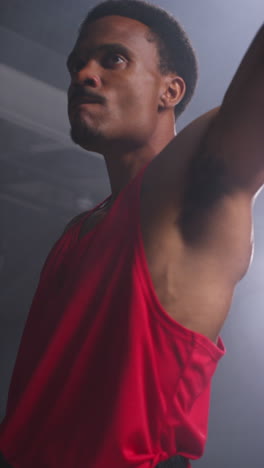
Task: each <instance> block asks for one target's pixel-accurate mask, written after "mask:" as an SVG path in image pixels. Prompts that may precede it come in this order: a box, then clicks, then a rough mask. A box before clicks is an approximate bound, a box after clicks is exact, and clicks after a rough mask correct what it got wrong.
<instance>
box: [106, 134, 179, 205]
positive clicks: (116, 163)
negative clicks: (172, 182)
mask: <svg viewBox="0 0 264 468" xmlns="http://www.w3.org/2000/svg"><path fill="white" fill-rule="evenodd" d="M160 135H162V136H160ZM175 135H176V131H175V130H174V129H172V130H171V131H169V132H168V130H167V131H166V132H164V133H162V132H161V133H159V137H158V138H157V137H153V138H151V141H150V142H148V143H147V144H144V145H143V146H141V147H138V148H136V149H132V150H131V149H124V148H117V147H116V148H114V147H113V146H112V145H111V150H108V151H104V159H105V163H106V166H107V171H108V176H109V180H110V185H111V191H112V200H115V199H116V197H117V196H118V195H119V193H120V192H121V190H123V188H124V187H125V186H126V185H127V184H128V183H129V182H130V181H131V180H132V179H133V178H134V177H135V176H136V175H137V174H138V172H139V171H140V170H141V169H142V168H143V167H144V166H145V165H146V164H148V163H150V161H152V159H154V158H155V157H156V156H157V155H158V154H159V153H160V152H161V151H162V150H163V149H164V148H165V147H166V146H167V145H168V144H169V142H170V141H171V140H172V139H173V137H174V136H175Z"/></svg>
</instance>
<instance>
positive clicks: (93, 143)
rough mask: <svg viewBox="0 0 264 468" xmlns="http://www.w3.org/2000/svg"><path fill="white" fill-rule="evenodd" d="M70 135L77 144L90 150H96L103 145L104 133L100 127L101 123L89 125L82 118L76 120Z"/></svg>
mask: <svg viewBox="0 0 264 468" xmlns="http://www.w3.org/2000/svg"><path fill="white" fill-rule="evenodd" d="M70 136H71V139H72V141H73V142H74V143H75V144H76V145H79V146H81V147H82V148H84V149H86V150H90V151H96V150H97V148H98V147H99V146H101V144H102V140H103V134H102V132H101V131H100V129H99V125H98V126H93V127H92V126H89V125H87V123H86V122H85V121H84V120H82V119H78V121H77V122H76V121H75V122H73V123H72V124H71V130H70ZM100 143H101V144H100Z"/></svg>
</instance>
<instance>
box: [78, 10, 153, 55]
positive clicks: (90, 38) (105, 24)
mask: <svg viewBox="0 0 264 468" xmlns="http://www.w3.org/2000/svg"><path fill="white" fill-rule="evenodd" d="M150 37H151V36H150V29H149V28H148V26H146V25H145V24H143V23H140V22H139V21H136V20H134V19H131V18H126V17H123V16H116V15H113V16H105V17H103V18H100V19H98V20H96V21H93V22H92V23H90V24H88V25H87V26H86V27H85V29H84V31H83V32H82V35H81V36H80V37H79V38H78V40H77V42H76V44H75V47H74V49H76V48H77V49H79V48H82V47H84V48H88V49H93V48H95V47H98V46H100V45H101V44H107V43H115V42H116V43H120V44H122V45H124V46H126V47H127V48H128V49H130V50H131V52H132V53H135V54H140V55H146V56H148V57H149V54H150V57H151V58H154V57H155V58H156V57H157V55H158V53H157V47H156V43H155V42H154V41H153V40H151V39H150Z"/></svg>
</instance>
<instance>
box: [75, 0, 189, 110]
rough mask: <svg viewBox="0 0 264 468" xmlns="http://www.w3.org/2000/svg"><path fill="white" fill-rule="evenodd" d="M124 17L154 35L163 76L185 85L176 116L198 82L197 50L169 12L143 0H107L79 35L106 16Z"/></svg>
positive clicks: (183, 107) (87, 17) (94, 10)
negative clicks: (176, 77) (174, 76)
mask: <svg viewBox="0 0 264 468" xmlns="http://www.w3.org/2000/svg"><path fill="white" fill-rule="evenodd" d="M112 15H117V16H124V17H126V18H131V19H134V20H137V21H139V22H140V23H143V24H145V25H146V26H148V27H149V29H150V33H152V36H153V38H152V40H155V42H156V44H157V48H158V52H159V56H160V63H159V68H160V71H161V73H162V74H166V73H177V75H179V76H181V78H183V80H184V81H185V84H186V92H185V95H184V97H183V99H182V100H181V102H180V103H179V104H178V105H177V106H175V117H176V118H178V117H179V115H180V114H181V113H182V112H183V111H184V110H185V108H186V106H187V104H188V103H189V102H190V100H191V98H192V96H193V93H194V90H195V86H196V83H197V79H198V64H197V58H196V55H195V52H194V49H193V47H192V45H191V42H190V39H189V38H188V36H187V34H186V32H185V31H184V29H183V27H182V26H181V25H180V24H179V22H178V21H177V20H176V19H175V18H174V17H173V16H172V15H170V14H169V13H168V12H167V11H165V10H163V9H162V8H159V7H157V6H155V5H153V4H151V3H148V2H146V1H144V0H106V1H104V2H102V3H99V5H97V6H95V7H94V8H93V9H92V10H91V11H90V12H89V13H88V15H87V16H86V18H85V19H84V21H83V23H82V24H81V27H80V35H82V34H83V33H85V29H86V26H87V25H88V24H90V23H92V22H94V21H96V20H97V19H100V18H103V17H105V16H112Z"/></svg>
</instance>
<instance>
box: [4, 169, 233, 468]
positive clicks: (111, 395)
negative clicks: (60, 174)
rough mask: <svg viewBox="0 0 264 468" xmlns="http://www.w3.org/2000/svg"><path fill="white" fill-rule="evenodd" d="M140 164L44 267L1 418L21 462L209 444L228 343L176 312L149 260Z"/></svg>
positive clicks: (159, 453)
mask: <svg viewBox="0 0 264 468" xmlns="http://www.w3.org/2000/svg"><path fill="white" fill-rule="evenodd" d="M143 172H144V171H141V173H140V174H139V175H138V176H137V177H136V178H135V179H134V180H133V181H132V182H131V183H130V184H129V185H128V186H127V187H126V188H125V189H124V190H123V191H122V192H121V193H120V195H119V197H118V199H117V200H116V201H115V203H114V205H113V206H112V208H111V210H110V212H109V213H108V215H107V216H106V217H105V219H104V220H103V221H102V222H101V223H100V224H99V225H97V226H96V227H95V228H94V229H93V231H92V232H90V233H88V234H87V235H86V236H85V237H84V238H83V239H81V240H78V233H79V230H80V222H79V223H78V224H77V225H74V226H73V227H72V228H71V229H70V230H69V231H68V232H66V234H64V235H63V236H62V238H61V239H60V240H59V241H58V242H57V243H56V245H55V247H54V248H53V250H52V251H51V254H50V255H49V257H48V259H47V261H46V264H45V266H44V269H43V271H42V274H41V278H40V284H39V287H38V289H37V292H36V295H35V298H34V301H33V304H32V307H31V311H30V314H29V317H28V320H27V324H26V327H25V331H24V334H23V338H22V342H21V345H20V350H19V353H18V358H17V362H16V365H15V369H14V373H13V377H12V382H11V387H10V392H9V399H8V407H7V414H6V418H5V420H4V422H3V423H2V425H1V427H0V451H1V452H2V453H3V454H4V456H5V457H6V459H7V460H8V462H9V463H10V464H11V465H12V466H13V467H14V468H36V467H38V468H47V467H49V468H61V467H63V468H73V467H74V468H85V467H87V468H90V467H93V468H106V467H111V468H132V467H134V468H151V467H154V466H156V464H157V463H158V462H160V461H162V460H165V459H167V458H169V457H171V456H173V455H175V454H181V455H184V456H186V457H187V458H191V459H194V458H198V457H200V456H201V454H202V453H203V449H204V445H205V441H206V436H207V420H208V408H209V396H210V381H211V377H212V375H213V374H214V371H215V368H216V366H217V362H218V360H219V358H220V357H221V356H222V355H223V354H224V347H223V344H222V342H221V340H220V339H219V343H218V346H216V345H214V344H213V343H212V342H211V341H210V340H209V339H208V338H206V337H204V336H202V335H200V334H198V333H194V332H192V331H190V330H188V329H186V328H184V327H183V326H181V325H180V324H178V323H176V322H175V321H174V320H173V319H172V318H171V317H170V316H169V315H168V314H167V313H166V311H165V310H164V309H163V307H162V306H161V304H160V303H159V301H158V298H157V296H156V294H155V291H154V289H153V285H152V282H151V278H150V275H149V272H148V269H147V263H146V258H145V254H144V250H143V244H142V239H141V233H140V225H139V190H140V185H141V180H142V175H143Z"/></svg>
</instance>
